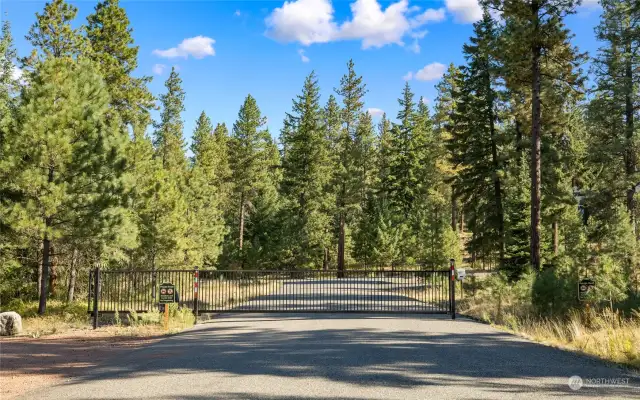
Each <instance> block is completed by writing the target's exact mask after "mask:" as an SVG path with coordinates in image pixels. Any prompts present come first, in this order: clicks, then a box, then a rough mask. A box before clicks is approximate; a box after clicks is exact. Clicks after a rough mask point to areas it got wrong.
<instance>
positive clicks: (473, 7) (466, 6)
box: [444, 0, 482, 23]
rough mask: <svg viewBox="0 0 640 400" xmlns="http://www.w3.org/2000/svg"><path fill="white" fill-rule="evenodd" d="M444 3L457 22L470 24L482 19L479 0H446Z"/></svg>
mask: <svg viewBox="0 0 640 400" xmlns="http://www.w3.org/2000/svg"><path fill="white" fill-rule="evenodd" d="M444 3H445V6H446V7H447V11H449V12H450V13H451V14H453V16H454V18H455V20H456V22H459V23H470V22H476V21H478V20H479V19H480V18H482V7H480V5H479V4H478V0H445V2H444Z"/></svg>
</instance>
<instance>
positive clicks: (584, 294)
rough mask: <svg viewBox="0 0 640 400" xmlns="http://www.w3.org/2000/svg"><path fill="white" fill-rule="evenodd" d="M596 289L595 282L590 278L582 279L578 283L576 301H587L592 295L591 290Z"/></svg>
mask: <svg viewBox="0 0 640 400" xmlns="http://www.w3.org/2000/svg"><path fill="white" fill-rule="evenodd" d="M595 287H596V281H594V280H593V279H590V278H585V279H582V280H581V281H580V282H579V283H578V300H580V301H588V300H590V299H591V296H592V295H593V288H595Z"/></svg>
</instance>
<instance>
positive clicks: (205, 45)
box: [153, 36, 216, 59]
mask: <svg viewBox="0 0 640 400" xmlns="http://www.w3.org/2000/svg"><path fill="white" fill-rule="evenodd" d="M215 42H216V41H215V40H213V39H211V38H209V37H206V36H196V37H192V38H188V39H184V40H183V41H182V43H180V44H179V45H178V47H172V48H170V49H167V50H154V51H153V54H155V55H157V56H159V57H163V58H177V57H182V58H188V57H189V56H192V57H193V58H197V59H200V58H204V57H206V56H214V55H215V54H216V52H215V50H214V49H213V44H214V43H215Z"/></svg>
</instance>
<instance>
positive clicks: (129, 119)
mask: <svg viewBox="0 0 640 400" xmlns="http://www.w3.org/2000/svg"><path fill="white" fill-rule="evenodd" d="M86 32H87V39H88V42H89V45H90V50H89V52H88V56H89V58H90V59H91V60H92V61H93V62H94V63H95V64H96V65H98V66H99V69H100V73H101V74H102V76H103V77H104V80H105V83H106V85H107V90H109V95H110V96H111V106H112V107H113V108H114V109H115V110H116V112H117V113H118V114H119V115H120V118H121V120H122V122H123V123H124V124H126V125H131V124H132V123H133V122H134V121H137V120H139V118H140V116H139V114H141V113H142V114H143V115H145V116H146V115H147V114H148V112H149V110H150V109H151V108H153V107H154V106H153V96H152V95H151V93H150V92H149V90H148V89H147V87H146V85H147V84H148V83H149V82H150V81H151V78H150V77H146V76H144V77H141V78H136V77H134V76H133V72H134V71H135V69H136V68H137V67H138V46H134V45H133V37H132V29H131V28H130V27H129V18H127V14H126V12H125V10H124V8H122V7H120V5H119V0H103V1H101V2H99V3H98V4H96V6H95V10H94V13H93V14H90V15H89V16H88V17H87V27H86Z"/></svg>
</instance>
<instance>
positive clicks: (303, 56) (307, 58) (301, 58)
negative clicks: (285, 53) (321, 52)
mask: <svg viewBox="0 0 640 400" xmlns="http://www.w3.org/2000/svg"><path fill="white" fill-rule="evenodd" d="M298 54H299V55H300V61H302V62H303V63H308V62H309V61H310V60H309V57H307V56H305V55H304V50H303V49H299V50H298Z"/></svg>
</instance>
